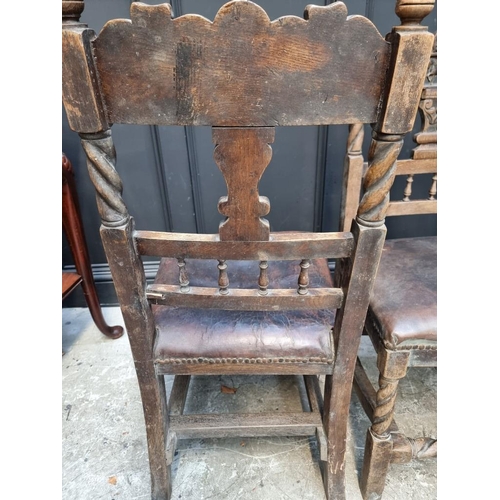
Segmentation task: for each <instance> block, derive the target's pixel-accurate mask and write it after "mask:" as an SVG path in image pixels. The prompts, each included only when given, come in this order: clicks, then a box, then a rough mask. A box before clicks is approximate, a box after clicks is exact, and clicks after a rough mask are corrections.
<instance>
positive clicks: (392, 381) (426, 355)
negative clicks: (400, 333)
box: [354, 1, 437, 500]
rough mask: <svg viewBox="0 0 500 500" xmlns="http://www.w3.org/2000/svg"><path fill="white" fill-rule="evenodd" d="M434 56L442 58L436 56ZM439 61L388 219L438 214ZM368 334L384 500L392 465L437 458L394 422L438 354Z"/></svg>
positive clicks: (372, 478)
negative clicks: (422, 190)
mask: <svg viewBox="0 0 500 500" xmlns="http://www.w3.org/2000/svg"><path fill="white" fill-rule="evenodd" d="M417 3H418V2H417ZM409 7H411V6H405V5H403V2H398V8H399V9H400V13H402V15H403V13H404V12H405V10H406V9H408V8H409ZM413 7H414V8H415V10H413V11H412V10H411V9H410V10H406V14H404V15H410V14H409V13H412V14H411V16H413V15H414V14H415V13H418V12H420V13H421V12H422V11H421V9H428V7H429V5H428V3H427V2H424V1H422V2H420V4H419V5H414V6H413ZM415 15H417V14H415ZM419 15H420V14H419ZM411 16H410V17H411ZM403 25H406V26H407V28H408V29H409V30H410V31H408V34H411V26H412V23H410V22H408V23H403ZM434 56H436V54H435V53H434ZM436 60H437V59H436V57H434V59H432V58H431V62H430V63H429V66H428V70H427V75H426V78H425V80H426V86H424V88H423V89H422V90H421V97H420V102H419V111H420V115H421V123H422V128H421V130H420V132H418V133H417V134H416V135H415V137H414V140H415V142H416V144H417V147H416V148H414V149H413V151H412V156H411V159H409V160H399V161H397V164H396V168H395V175H407V176H408V177H407V185H406V188H405V191H404V193H403V196H404V197H403V201H391V202H390V203H388V205H387V212H386V215H387V216H396V215H413V214H421V213H437V201H436V199H435V196H436V193H437V173H436V172H437V104H436V98H437V89H436V87H432V86H431V85H432V84H431V83H430V82H433V81H434V80H435V75H436V74H437V66H436ZM422 173H425V174H430V173H434V176H433V179H432V184H431V186H430V189H429V199H428V200H414V199H412V197H411V196H412V184H413V182H416V181H417V174H422ZM354 189H355V188H354ZM402 314H404V311H402ZM365 329H366V331H367V333H368V334H369V335H370V339H371V340H372V343H373V345H374V347H375V349H376V351H377V366H378V369H379V384H378V390H376V391H375V389H374V388H373V386H372V385H371V384H370V382H369V380H368V377H367V376H366V373H365V372H364V369H363V367H362V365H361V363H359V364H358V366H357V368H356V374H355V382H354V387H355V389H356V392H357V393H358V395H359V396H360V401H361V403H362V405H363V408H364V409H365V411H366V413H367V415H368V416H369V418H370V419H371V421H372V426H371V428H370V429H369V430H368V432H367V438H366V447H365V454H364V459H363V467H362V474H361V479H360V487H361V492H362V495H363V498H364V499H365V500H371V499H373V498H381V496H382V493H383V490H384V486H385V481H386V476H387V472H388V470H389V466H390V464H391V463H408V462H410V461H411V460H413V459H415V458H429V457H435V456H436V455H437V441H436V440H435V439H433V438H430V437H418V438H411V437H408V436H406V435H404V434H403V433H401V432H400V431H399V430H398V427H397V425H396V422H395V421H394V406H395V401H396V397H397V389H398V383H399V380H401V379H402V378H403V377H405V376H406V371H407V368H408V366H437V350H436V349H430V348H424V347H426V346H424V345H415V346H414V348H411V349H410V348H408V349H406V350H405V349H400V350H390V349H386V348H385V346H384V345H383V342H382V340H381V337H380V333H379V332H378V331H377V329H376V327H375V325H374V322H373V321H372V320H371V319H367V322H366V325H365Z"/></svg>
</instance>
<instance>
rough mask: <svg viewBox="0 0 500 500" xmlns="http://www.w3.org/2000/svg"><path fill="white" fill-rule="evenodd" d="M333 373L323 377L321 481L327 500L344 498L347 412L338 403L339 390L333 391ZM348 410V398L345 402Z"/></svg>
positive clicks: (343, 499) (342, 499) (341, 499)
mask: <svg viewBox="0 0 500 500" xmlns="http://www.w3.org/2000/svg"><path fill="white" fill-rule="evenodd" d="M333 379H334V377H333V375H327V376H326V377H325V399H324V412H323V426H324V428H325V432H326V436H327V447H328V451H327V461H326V464H325V467H324V472H323V482H324V486H325V493H326V498H327V500H345V448H346V441H347V414H345V415H342V413H345V411H343V410H345V408H344V407H343V405H339V398H340V397H341V395H340V394H339V392H340V391H338V392H337V393H335V392H334V391H333V385H334V383H333ZM346 405H347V410H346V411H347V413H348V412H349V400H348V401H347V402H346Z"/></svg>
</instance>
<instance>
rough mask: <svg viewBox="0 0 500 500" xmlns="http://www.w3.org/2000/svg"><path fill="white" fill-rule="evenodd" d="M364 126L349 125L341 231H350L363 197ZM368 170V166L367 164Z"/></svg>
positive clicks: (343, 180) (343, 181) (341, 207)
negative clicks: (362, 150)
mask: <svg viewBox="0 0 500 500" xmlns="http://www.w3.org/2000/svg"><path fill="white" fill-rule="evenodd" d="M363 137H364V130H363V124H361V123H357V124H353V125H352V124H351V125H349V135H348V137H347V153H346V155H345V158H344V171H343V172H344V173H343V178H342V195H341V196H342V198H341V202H340V224H339V226H340V230H341V231H350V229H351V223H352V221H353V220H354V218H355V217H356V212H357V210H358V205H359V197H360V195H361V183H362V180H363V174H364V163H363V155H362V152H361V148H362V146H363ZM366 168H368V164H366Z"/></svg>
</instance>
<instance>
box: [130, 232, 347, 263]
mask: <svg viewBox="0 0 500 500" xmlns="http://www.w3.org/2000/svg"><path fill="white" fill-rule="evenodd" d="M134 238H135V241H136V242H137V250H138V252H139V253H140V254H141V255H151V256H158V257H182V258H183V259H201V258H204V259H214V260H218V259H224V260H267V261H270V260H301V259H302V258H303V257H304V256H307V257H308V258H310V259H319V258H338V257H349V256H350V255H351V254H352V251H353V247H354V244H353V241H354V240H353V237H352V234H351V233H347V232H344V233H308V232H301V233H294V232H282V233H271V234H270V237H269V241H258V242H255V241H220V238H219V235H218V234H191V233H161V232H158V231H135V233H134Z"/></svg>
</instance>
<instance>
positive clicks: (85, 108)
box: [62, 2, 109, 133]
mask: <svg viewBox="0 0 500 500" xmlns="http://www.w3.org/2000/svg"><path fill="white" fill-rule="evenodd" d="M63 3H64V2H63ZM74 15H75V16H76V15H77V14H74ZM63 28H64V29H63V30H62V51H63V58H62V74H63V81H62V86H63V103H64V107H65V109H66V115H67V117H68V123H69V126H70V127H71V129H72V130H75V131H77V132H82V133H97V132H102V131H104V130H106V129H107V128H108V127H109V121H108V118H107V116H106V111H105V108H104V106H103V104H102V100H101V96H100V89H99V85H98V80H97V78H98V77H97V75H96V70H95V66H94V57H93V53H92V46H91V40H92V39H93V37H94V32H93V31H92V30H89V29H87V28H86V27H85V25H80V24H77V25H71V24H68V25H65V24H63Z"/></svg>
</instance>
